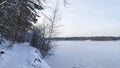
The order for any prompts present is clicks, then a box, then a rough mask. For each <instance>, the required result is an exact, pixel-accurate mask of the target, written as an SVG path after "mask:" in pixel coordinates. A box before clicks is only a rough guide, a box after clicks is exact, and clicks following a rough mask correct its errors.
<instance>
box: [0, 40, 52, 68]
mask: <svg viewBox="0 0 120 68" xmlns="http://www.w3.org/2000/svg"><path fill="white" fill-rule="evenodd" d="M8 44H9V42H8V41H6V42H4V43H2V44H0V51H4V52H5V54H2V55H1V56H0V68H50V67H49V66H48V64H47V63H46V62H45V61H44V60H42V59H41V57H40V56H41V55H40V53H39V51H38V50H37V49H36V48H33V47H31V46H29V43H27V42H26V43H21V44H19V43H16V44H14V46H13V47H11V48H10V49H9V48H7V47H8Z"/></svg>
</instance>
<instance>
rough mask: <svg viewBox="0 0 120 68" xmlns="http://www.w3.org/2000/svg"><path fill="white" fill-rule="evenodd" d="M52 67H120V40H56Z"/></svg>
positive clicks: (49, 59)
mask: <svg viewBox="0 0 120 68" xmlns="http://www.w3.org/2000/svg"><path fill="white" fill-rule="evenodd" d="M55 44H56V45H57V46H56V49H55V50H54V55H52V56H50V57H48V58H46V62H47V63H48V64H49V65H50V67H51V68H120V41H56V42H55Z"/></svg>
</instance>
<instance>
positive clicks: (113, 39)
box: [47, 36, 120, 41]
mask: <svg viewBox="0 0 120 68" xmlns="http://www.w3.org/2000/svg"><path fill="white" fill-rule="evenodd" d="M47 39H48V38H47ZM51 40H57V41H59V40H71V41H72V40H76V41H79V40H80V41H85V40H91V41H116V40H120V37H112V36H110V37H107V36H95V37H53V38H51Z"/></svg>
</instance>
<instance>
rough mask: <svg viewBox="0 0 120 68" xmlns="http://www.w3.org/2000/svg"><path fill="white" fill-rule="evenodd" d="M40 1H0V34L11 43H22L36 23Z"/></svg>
mask: <svg viewBox="0 0 120 68" xmlns="http://www.w3.org/2000/svg"><path fill="white" fill-rule="evenodd" d="M41 3H42V1H40V0H36V1H35V0H0V34H1V35H2V36H4V37H5V38H6V39H8V40H10V41H16V42H22V41H24V38H25V33H26V32H27V31H28V30H29V29H31V27H32V25H33V24H32V22H34V23H36V21H37V19H36V17H37V16H38V15H37V10H42V9H43V7H42V6H41Z"/></svg>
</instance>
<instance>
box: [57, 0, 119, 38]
mask: <svg viewBox="0 0 120 68" xmlns="http://www.w3.org/2000/svg"><path fill="white" fill-rule="evenodd" d="M70 4H71V5H70V6H69V7H68V8H65V9H64V10H63V13H62V21H61V25H62V27H61V28H60V30H59V32H60V34H59V35H58V36H62V37H63V36H64V37H66V36H67V37H70V36H72V37H74V36H120V0H70Z"/></svg>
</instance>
